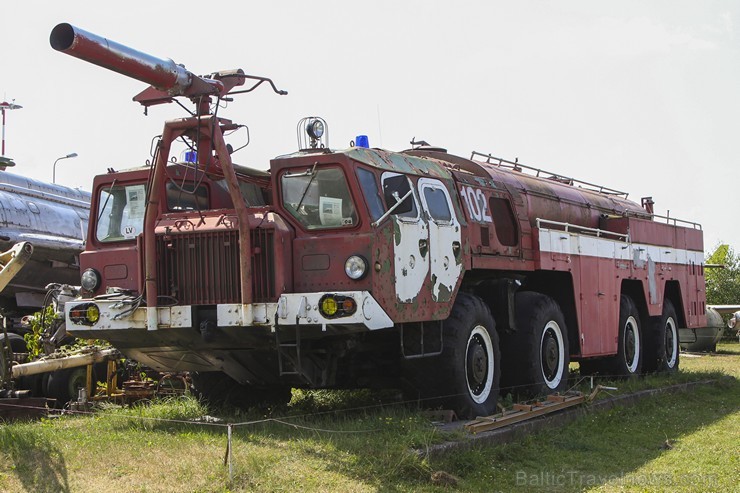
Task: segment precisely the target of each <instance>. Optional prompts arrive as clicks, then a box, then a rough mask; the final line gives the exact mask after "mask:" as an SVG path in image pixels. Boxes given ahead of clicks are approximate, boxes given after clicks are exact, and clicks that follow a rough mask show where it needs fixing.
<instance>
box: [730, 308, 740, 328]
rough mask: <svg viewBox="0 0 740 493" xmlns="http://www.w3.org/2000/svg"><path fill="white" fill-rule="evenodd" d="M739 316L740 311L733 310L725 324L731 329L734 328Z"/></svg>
mask: <svg viewBox="0 0 740 493" xmlns="http://www.w3.org/2000/svg"><path fill="white" fill-rule="evenodd" d="M738 317H740V312H735V313H733V314H732V316H731V317H730V320H728V321H727V326H728V327H729V328H731V329H734V328H735V326H736V325H737V319H738Z"/></svg>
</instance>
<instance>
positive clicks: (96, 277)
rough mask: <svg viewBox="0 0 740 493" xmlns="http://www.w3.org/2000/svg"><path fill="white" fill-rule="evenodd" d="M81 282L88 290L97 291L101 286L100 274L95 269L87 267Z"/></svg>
mask: <svg viewBox="0 0 740 493" xmlns="http://www.w3.org/2000/svg"><path fill="white" fill-rule="evenodd" d="M80 284H82V287H83V288H84V289H85V290H87V291H95V290H96V289H98V287H100V274H98V271H96V270H95V269H87V270H85V272H83V273H82V277H81V279H80Z"/></svg>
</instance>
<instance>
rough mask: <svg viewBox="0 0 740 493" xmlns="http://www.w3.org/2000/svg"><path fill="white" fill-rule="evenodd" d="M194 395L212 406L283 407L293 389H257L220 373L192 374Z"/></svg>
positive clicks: (279, 387)
mask: <svg viewBox="0 0 740 493" xmlns="http://www.w3.org/2000/svg"><path fill="white" fill-rule="evenodd" d="M190 379H191V382H192V390H193V393H194V394H195V395H196V396H197V397H198V398H199V399H201V400H202V401H205V402H207V403H208V404H210V405H212V406H233V407H236V408H239V409H249V408H252V407H258V408H265V407H273V406H283V405H285V404H287V403H288V402H290V399H291V397H292V392H291V388H290V387H288V386H284V385H279V386H274V387H266V388H257V387H253V386H251V385H242V384H240V383H238V382H237V381H236V380H234V379H233V378H231V377H230V376H228V375H227V374H225V373H223V372H220V371H209V372H192V373H190Z"/></svg>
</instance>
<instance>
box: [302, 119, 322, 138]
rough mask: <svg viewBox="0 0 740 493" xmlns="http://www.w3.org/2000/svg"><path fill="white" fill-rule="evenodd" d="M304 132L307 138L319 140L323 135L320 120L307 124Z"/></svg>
mask: <svg viewBox="0 0 740 493" xmlns="http://www.w3.org/2000/svg"><path fill="white" fill-rule="evenodd" d="M306 132H308V136H309V137H311V138H312V139H320V138H321V136H322V135H324V123H323V122H322V121H321V120H313V121H311V122H308V125H307V126H306Z"/></svg>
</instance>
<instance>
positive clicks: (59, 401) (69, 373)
mask: <svg viewBox="0 0 740 493" xmlns="http://www.w3.org/2000/svg"><path fill="white" fill-rule="evenodd" d="M86 386H87V367H86V366H81V367H78V368H67V369H65V370H57V371H54V372H51V373H49V379H48V381H47V383H46V392H45V395H46V396H47V397H50V398H52V399H56V404H55V405H56V407H57V408H62V407H64V406H65V405H66V404H67V403H68V402H69V401H71V400H76V399H77V395H78V392H79V389H81V388H85V387H86ZM88 397H89V396H88Z"/></svg>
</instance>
